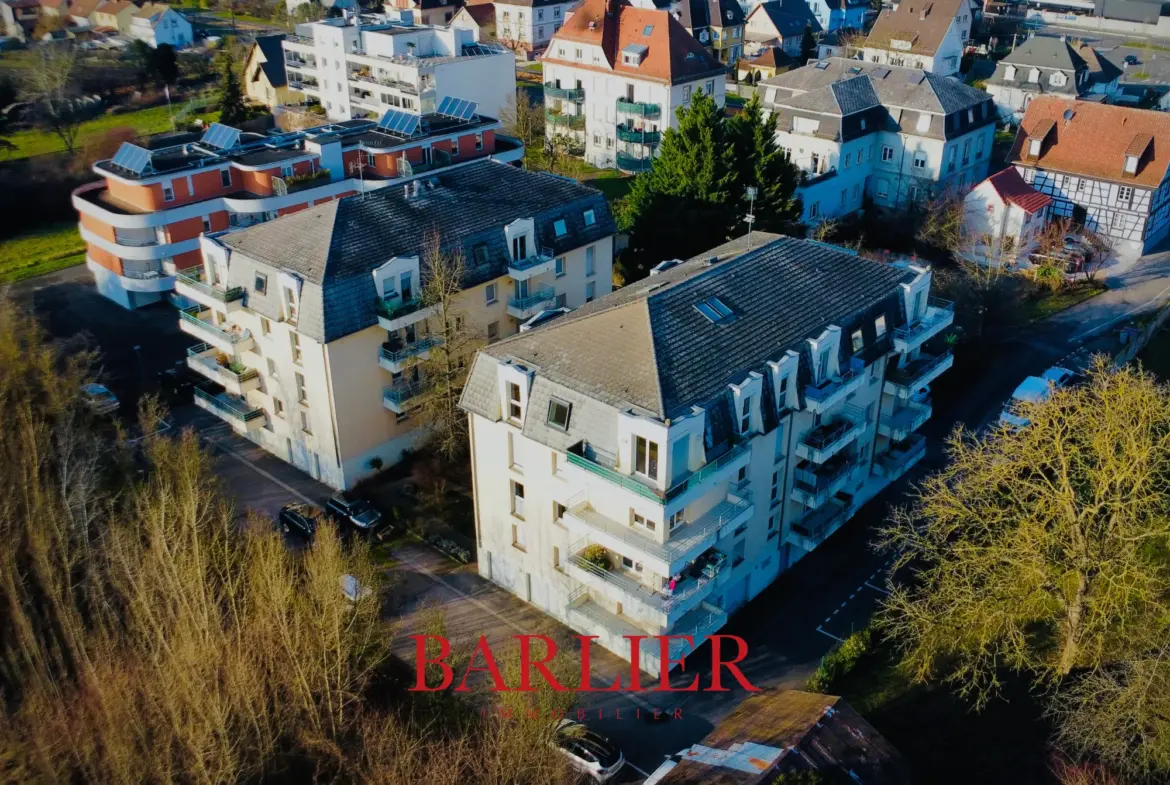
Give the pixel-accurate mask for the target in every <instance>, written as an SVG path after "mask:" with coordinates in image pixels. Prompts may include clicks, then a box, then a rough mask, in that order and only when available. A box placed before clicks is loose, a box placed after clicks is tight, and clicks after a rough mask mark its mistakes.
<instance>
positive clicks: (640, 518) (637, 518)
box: [633, 512, 658, 531]
mask: <svg viewBox="0 0 1170 785" xmlns="http://www.w3.org/2000/svg"><path fill="white" fill-rule="evenodd" d="M633 515H634V525H635V526H641V527H642V528H643V529H649V530H650V531H654V530H655V529H657V528H658V524H657V523H655V522H654V521H652V520H650V519H649V518H647V517H646V516H644V515H641V514H639V513H636V512H635V513H634V514H633Z"/></svg>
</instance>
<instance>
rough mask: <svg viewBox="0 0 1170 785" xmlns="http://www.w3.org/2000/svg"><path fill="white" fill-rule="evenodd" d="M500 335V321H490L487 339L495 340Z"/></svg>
mask: <svg viewBox="0 0 1170 785" xmlns="http://www.w3.org/2000/svg"><path fill="white" fill-rule="evenodd" d="M499 337H500V323H499V322H489V323H488V326H487V339H488V340H489V341H494V340H496V339H497V338H499Z"/></svg>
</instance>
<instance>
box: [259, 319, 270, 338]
mask: <svg viewBox="0 0 1170 785" xmlns="http://www.w3.org/2000/svg"><path fill="white" fill-rule="evenodd" d="M271 334H272V322H270V321H268V319H267V318H266V317H264V316H261V317H260V335H261V336H265V337H267V336H268V335H271Z"/></svg>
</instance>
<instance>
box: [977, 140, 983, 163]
mask: <svg viewBox="0 0 1170 785" xmlns="http://www.w3.org/2000/svg"><path fill="white" fill-rule="evenodd" d="M982 157H983V137H982V136H980V137H979V138H977V139H976V140H975V160H976V161H978V160H979V159H980V158H982Z"/></svg>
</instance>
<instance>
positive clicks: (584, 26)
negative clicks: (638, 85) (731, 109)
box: [541, 0, 726, 84]
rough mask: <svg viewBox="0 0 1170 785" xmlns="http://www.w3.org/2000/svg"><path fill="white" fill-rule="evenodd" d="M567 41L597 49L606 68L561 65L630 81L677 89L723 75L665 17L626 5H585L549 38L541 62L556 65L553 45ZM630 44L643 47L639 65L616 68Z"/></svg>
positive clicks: (607, 0)
mask: <svg viewBox="0 0 1170 785" xmlns="http://www.w3.org/2000/svg"><path fill="white" fill-rule="evenodd" d="M647 30H649V31H650V34H649V35H647V34H646V31H647ZM573 41H579V42H581V43H586V44H592V45H594V46H600V47H601V49H602V52H603V53H604V55H605V60H606V62H607V64H608V65H609V66H610V67H609V68H603V67H598V66H592V65H585V64H582V63H575V62H572V61H569V60H565V61H563V62H565V63H567V64H572V65H574V66H575V67H577V68H585V69H589V70H600V71H605V72H607V73H608V72H610V71H611V70H612V72H613V73H618V74H623V75H626V76H629V77H632V78H635V79H649V80H652V81H656V82H666V83H668V84H678V83H680V82H690V81H694V80H695V79H700V78H702V77H703V76H706V75H708V74H718V73H722V72H724V71H725V70H726V69H725V68H724V67H723V66H722V65H721V64H720V63H719V61H718V60H716V59H715V58H713V57H712V56H711V54H710V53H709V52H708V51H707V50H706V49H705V48H703V46H702V44H700V43H699V42H698V41H696V40H695V39H694V37H693V36H692V35H691V34H690V33H688V32H687V31H686V28H684V27H683V26H682V25H681V24H680V23H679V21H678V20H677V19H675V18H674V16H672V15H671V14H670V13H669V12H668V11H658V10H647V9H643V8H634V7H633V6H631V5H630V4H629V3H628V2H627V0H585V2H583V3H582V4H581V5H579V6H577V9H576V10H575V11H574V12H573V15H572V16H571V17H569V19H568V20H567V21H566V22H565V24H564V26H563V27H561V29H560V30H558V31H557V32H556V34H555V35H554V36H553V39H552V41H550V42H549V46H548V49H546V50H545V53H544V55H543V57H542V58H541V59H543V60H550V61H553V62H557V58H556V50H557V46H556V45H557V43H558V42H573ZM631 44H641V45H643V46H645V47H647V50H648V51H647V54H646V57H645V58H644V59H643V60H642V62H641V64H640V65H636V66H635V65H627V64H625V63H623V62H622V58H621V54H620V53H621V51H622V50H624V49H625V48H626V47H628V46H630V45H631Z"/></svg>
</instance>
